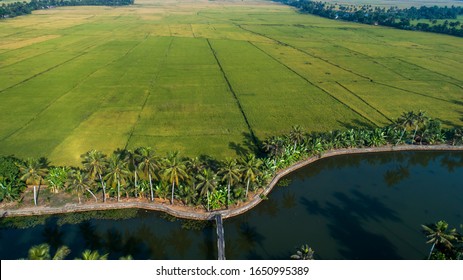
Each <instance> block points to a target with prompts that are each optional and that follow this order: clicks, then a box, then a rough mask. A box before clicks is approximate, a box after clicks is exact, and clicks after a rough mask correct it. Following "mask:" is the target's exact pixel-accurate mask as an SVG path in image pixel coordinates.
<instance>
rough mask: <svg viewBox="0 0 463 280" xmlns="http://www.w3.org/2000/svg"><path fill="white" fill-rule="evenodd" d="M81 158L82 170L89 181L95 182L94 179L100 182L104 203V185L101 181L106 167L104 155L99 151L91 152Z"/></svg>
mask: <svg viewBox="0 0 463 280" xmlns="http://www.w3.org/2000/svg"><path fill="white" fill-rule="evenodd" d="M81 158H83V161H82V164H83V166H84V170H85V171H86V172H87V173H88V174H89V179H90V180H95V178H96V177H98V179H99V180H100V183H101V187H102V189H103V202H106V185H105V182H104V181H103V174H104V172H105V170H106V166H107V162H106V160H107V158H106V155H105V154H103V153H102V152H100V151H96V150H91V151H88V152H87V153H85V154H83V155H81Z"/></svg>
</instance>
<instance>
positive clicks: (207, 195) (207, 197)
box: [206, 191, 209, 212]
mask: <svg viewBox="0 0 463 280" xmlns="http://www.w3.org/2000/svg"><path fill="white" fill-rule="evenodd" d="M206 199H207V212H209V191H207V193H206Z"/></svg>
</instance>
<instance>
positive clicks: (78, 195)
mask: <svg viewBox="0 0 463 280" xmlns="http://www.w3.org/2000/svg"><path fill="white" fill-rule="evenodd" d="M77 198H78V199H79V204H81V203H82V202H81V201H80V194H79V192H77Z"/></svg>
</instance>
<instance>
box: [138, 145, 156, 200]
mask: <svg viewBox="0 0 463 280" xmlns="http://www.w3.org/2000/svg"><path fill="white" fill-rule="evenodd" d="M134 157H135V161H136V162H137V163H138V168H137V169H138V170H139V171H140V173H141V174H142V175H143V176H144V177H145V179H146V178H148V182H149V185H150V200H151V201H153V200H154V192H153V177H154V178H157V176H156V171H158V170H159V169H160V168H159V161H158V160H157V158H156V157H155V156H154V152H153V150H151V148H149V147H140V148H137V149H136V150H135V156H134Z"/></svg>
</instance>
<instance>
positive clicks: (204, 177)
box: [196, 168, 217, 211]
mask: <svg viewBox="0 0 463 280" xmlns="http://www.w3.org/2000/svg"><path fill="white" fill-rule="evenodd" d="M196 178H197V179H198V184H197V185H196V188H197V189H198V190H199V191H200V193H199V194H200V196H202V197H204V195H206V199H207V211H209V194H210V193H211V192H212V191H214V190H215V188H216V187H217V175H216V174H215V173H214V172H213V171H212V170H210V169H209V168H205V169H203V170H202V172H201V173H199V174H198V175H196Z"/></svg>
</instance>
